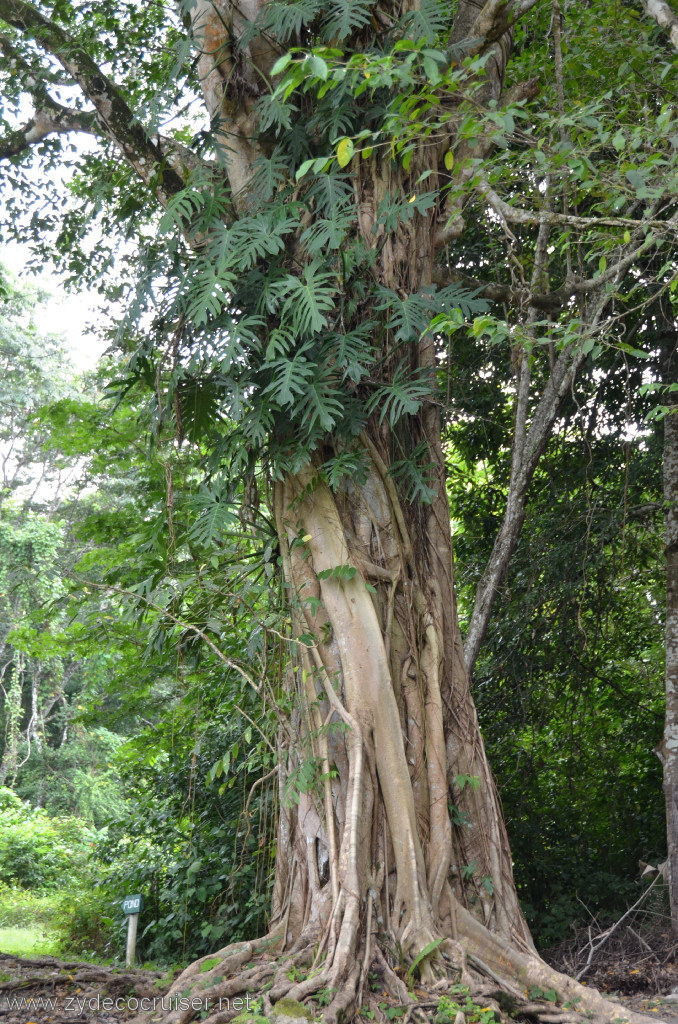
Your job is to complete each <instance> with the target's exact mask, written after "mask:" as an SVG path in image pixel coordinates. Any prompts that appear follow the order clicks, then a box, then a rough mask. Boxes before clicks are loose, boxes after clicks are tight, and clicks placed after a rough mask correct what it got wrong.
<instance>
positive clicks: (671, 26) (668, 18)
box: [640, 0, 678, 50]
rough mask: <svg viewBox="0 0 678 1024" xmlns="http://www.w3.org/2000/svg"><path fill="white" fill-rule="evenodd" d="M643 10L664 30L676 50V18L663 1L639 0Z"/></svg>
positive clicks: (677, 22)
mask: <svg viewBox="0 0 678 1024" xmlns="http://www.w3.org/2000/svg"><path fill="white" fill-rule="evenodd" d="M640 2H641V4H642V6H643V10H644V11H645V13H646V14H647V15H648V17H650V18H654V20H655V21H656V22H657V24H658V25H659V26H660V27H661V28H663V29H666V31H667V32H668V34H669V39H670V40H671V42H672V43H673V45H674V47H675V48H676V50H678V17H676V15H675V14H674V13H673V11H672V10H671V8H670V7H669V5H668V4H667V3H665V0H640Z"/></svg>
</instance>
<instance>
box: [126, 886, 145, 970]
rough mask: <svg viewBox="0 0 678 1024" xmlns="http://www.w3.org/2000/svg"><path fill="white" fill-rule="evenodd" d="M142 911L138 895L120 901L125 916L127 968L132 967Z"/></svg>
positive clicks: (141, 897) (141, 901)
mask: <svg viewBox="0 0 678 1024" xmlns="http://www.w3.org/2000/svg"><path fill="white" fill-rule="evenodd" d="M143 909H144V898H143V896H141V895H140V894H139V893H137V894H136V895H135V896H126V897H125V899H124V900H123V901H122V912H123V914H127V955H126V956H125V964H126V966H127V967H133V966H134V954H135V953H136V948H137V924H138V922H139V914H140V913H141V911H142V910H143Z"/></svg>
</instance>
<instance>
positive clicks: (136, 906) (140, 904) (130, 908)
mask: <svg viewBox="0 0 678 1024" xmlns="http://www.w3.org/2000/svg"><path fill="white" fill-rule="evenodd" d="M143 909H144V897H143V896H141V895H139V894H137V895H136V896H125V898H124V900H123V901H122V912H123V914H140V913H141V911H142V910H143Z"/></svg>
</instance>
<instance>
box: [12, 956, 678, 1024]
mask: <svg viewBox="0 0 678 1024" xmlns="http://www.w3.org/2000/svg"><path fill="white" fill-rule="evenodd" d="M171 980H172V979H171V977H169V976H168V975H167V974H162V973H161V972H159V971H149V970H142V969H137V970H133V971H126V970H125V971H123V970H119V969H116V968H113V967H102V966H100V965H98V964H91V963H86V962H83V961H63V960H57V959H56V958H55V957H51V956H50V957H40V958H38V959H35V960H28V959H24V958H22V957H16V956H12V955H9V954H6V953H0V1024H117V1022H120V1021H129V1020H131V1019H132V1018H134V1017H136V1016H137V1014H138V1010H137V1008H136V1005H135V1003H134V999H135V998H136V999H142V998H153V997H161V996H162V995H163V994H164V993H165V992H166V991H167V989H168V988H169V985H170V983H171ZM593 981H595V983H596V985H597V986H598V987H600V988H601V990H603V991H607V992H610V993H614V994H615V996H616V997H617V998H618V999H619V1001H620V1002H622V1003H623V1004H624V1005H626V1006H628V1007H629V1008H630V1009H633V1010H635V1011H636V1012H640V1013H646V1014H648V1016H649V1015H651V1016H652V1017H654V1018H655V1019H656V1020H657V1021H658V1022H665V1024H678V996H674V997H670V996H669V997H668V998H664V997H663V996H661V995H657V987H656V985H657V982H659V984H660V985H661V988H662V990H663V991H664V992H666V991H667V989H669V988H670V987H672V986H673V987H675V986H678V962H674V963H672V964H667V965H665V967H664V968H663V969H662V971H661V974H660V975H659V974H657V973H656V972H655V973H654V974H653V973H652V971H651V970H650V969H648V970H645V971H640V970H637V969H635V968H633V969H632V973H631V972H630V971H629V968H628V966H627V965H624V964H623V963H620V964H619V965H618V970H616V971H615V970H612V969H610V968H606V969H605V972H598V973H597V974H593V975H592V982H593ZM592 982H590V984H591V983H592ZM106 998H108V999H110V1000H112V1001H113V1002H114V1003H115V1002H116V1000H117V1001H122V1004H123V1005H121V1004H120V1002H119V1003H118V1006H117V1007H115V1006H114V1008H113V1009H104V1008H102V1009H101V1010H99V1011H97V1010H96V1009H92V1008H93V1007H95V1006H96V1005H101V1004H103V1003H104V1000H105V999H106ZM128 1000H131V1004H128ZM40 1001H42V1002H40ZM19 1004H21V1006H22V1008H18V1005H19ZM81 1007H82V1008H81ZM240 1019H241V1020H242V1017H240ZM503 1019H504V1020H512V1019H513V1018H503ZM515 1019H516V1021H518V1022H522V1024H531V1018H530V1017H529V1015H520V1016H518V1017H516V1018H515ZM430 1020H431V1021H432V1022H435V1020H436V1014H435V1011H432V1012H431V1014H430Z"/></svg>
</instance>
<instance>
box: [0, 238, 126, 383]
mask: <svg viewBox="0 0 678 1024" xmlns="http://www.w3.org/2000/svg"><path fill="white" fill-rule="evenodd" d="M30 255H31V254H30V251H29V249H28V247H27V246H23V245H20V244H19V243H18V242H3V243H2V245H0V262H1V263H3V264H4V265H5V266H6V267H7V268H8V269H9V270H11V271H12V273H14V274H15V276H16V277H17V279H18V280H19V282H20V283H22V284H31V283H33V284H35V285H36V286H38V287H40V288H42V289H44V290H45V291H46V292H48V294H49V297H48V299H47V301H46V302H44V303H40V304H39V305H38V307H37V308H36V310H35V323H36V326H37V328H38V331H39V332H40V333H42V334H60V335H63V337H64V338H65V341H66V347H67V349H68V350H69V352H70V353H71V356H72V359H73V363H74V365H75V367H76V369H77V370H78V371H79V372H84V371H86V370H92V369H94V367H95V366H96V363H97V361H98V360H99V358H100V356H101V355H102V353H103V352H104V349H105V348H106V342H105V341H104V340H102V338H101V337H99V335H98V334H97V331H96V324H97V322H98V321H100V319H101V316H102V314H101V313H100V311H99V308H100V303H101V298H100V296H99V295H97V294H96V292H91V291H88V290H87V289H83V291H81V292H78V293H74V292H69V291H66V289H65V288H64V286H63V283H62V281H61V279H60V277H59V275H58V274H57V273H56V272H55V270H54V267H53V266H50V265H47V266H45V267H44V268H43V269H42V270H41V271H40V273H38V274H36V273H35V272H34V271H33V270H32V269H28V263H29V260H30Z"/></svg>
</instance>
